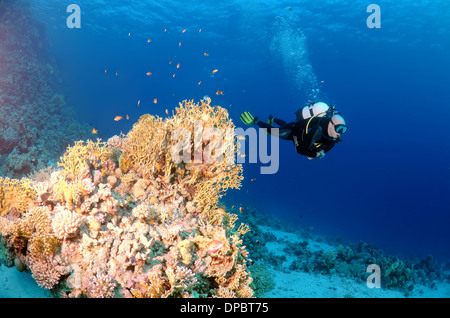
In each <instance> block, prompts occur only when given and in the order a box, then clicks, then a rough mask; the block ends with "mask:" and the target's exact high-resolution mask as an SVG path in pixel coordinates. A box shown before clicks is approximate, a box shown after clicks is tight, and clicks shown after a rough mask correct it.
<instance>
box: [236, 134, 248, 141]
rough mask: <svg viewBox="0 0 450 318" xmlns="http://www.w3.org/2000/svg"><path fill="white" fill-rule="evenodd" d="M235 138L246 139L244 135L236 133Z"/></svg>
mask: <svg viewBox="0 0 450 318" xmlns="http://www.w3.org/2000/svg"><path fill="white" fill-rule="evenodd" d="M236 138H237V139H239V140H246V139H247V138H246V137H245V136H242V135H236Z"/></svg>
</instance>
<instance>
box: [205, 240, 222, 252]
mask: <svg viewBox="0 0 450 318" xmlns="http://www.w3.org/2000/svg"><path fill="white" fill-rule="evenodd" d="M222 246H223V243H222V242H221V241H216V240H212V241H211V242H209V243H208V244H207V245H206V250H207V251H208V253H216V252H217V251H218V250H220V249H221V248H222Z"/></svg>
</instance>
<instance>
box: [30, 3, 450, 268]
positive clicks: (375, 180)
mask: <svg viewBox="0 0 450 318" xmlns="http://www.w3.org/2000/svg"><path fill="white" fill-rule="evenodd" d="M71 3H76V4H79V6H80V8H81V10H82V11H81V19H82V20H81V26H82V27H81V29H69V28H67V26H66V18H67V16H68V15H69V13H66V8H67V6H68V5H69V4H71ZM376 3H377V4H378V5H379V6H380V8H381V28H380V29H369V28H368V27H367V25H366V19H367V17H368V16H369V14H370V13H367V12H366V8H367V6H368V5H369V4H370V2H369V1H351V2H348V1H342V0H333V1H332V0H328V1H312V0H309V1H280V0H271V1H269V0H266V1H262V0H260V1H249V0H245V1H153V0H152V1H117V0H114V1H100V0H90V1H74V0H72V1H61V0H47V1H33V3H31V6H32V9H33V11H34V12H35V14H36V15H37V16H38V18H39V19H40V20H41V21H42V22H44V23H45V25H46V33H47V35H48V37H49V40H50V42H51V49H50V54H51V55H52V56H53V57H54V58H55V60H56V62H57V64H58V67H59V70H60V72H61V76H62V80H63V88H64V90H65V94H66V98H67V100H68V103H69V104H70V105H73V106H75V108H76V111H77V115H78V116H79V120H80V121H83V122H87V123H90V124H91V125H93V126H94V127H96V129H98V131H99V135H100V136H101V137H102V138H104V139H107V138H109V137H111V136H112V135H114V134H119V133H120V132H121V131H122V132H124V133H126V132H128V130H129V129H130V128H131V127H132V123H134V122H135V121H136V120H137V119H138V118H139V116H140V115H142V114H144V113H151V114H156V115H159V116H163V117H164V116H166V114H165V110H166V109H168V110H169V111H171V110H172V109H174V108H175V107H176V106H178V102H180V101H182V100H184V99H192V98H194V99H195V100H199V99H201V98H202V97H203V96H204V95H209V96H210V97H211V98H212V100H213V104H217V105H221V106H223V107H226V108H227V109H228V110H229V113H230V115H231V117H232V118H233V120H234V122H235V124H236V125H237V126H238V127H242V126H243V125H242V123H241V122H240V120H239V115H240V113H241V112H242V111H244V110H245V111H249V112H251V113H252V114H254V115H257V116H259V117H260V118H261V119H263V120H266V119H267V116H268V115H269V114H272V115H275V116H276V117H279V118H282V119H284V120H286V121H294V120H295V116H294V112H295V111H296V110H297V109H298V108H299V107H303V106H305V105H306V104H307V102H308V100H310V99H312V98H317V99H320V100H322V101H324V102H327V103H329V104H333V105H335V106H336V107H337V108H338V110H340V111H341V113H342V115H343V116H344V118H345V119H346V121H347V124H348V126H349V131H348V133H347V134H346V135H345V136H344V138H343V139H344V141H343V142H342V143H340V144H338V145H336V146H335V148H334V149H332V150H331V151H330V152H329V153H328V154H327V155H326V157H325V158H324V159H322V160H311V161H309V160H307V158H306V157H303V156H300V155H299V154H297V153H296V152H295V149H294V146H293V144H292V142H291V141H284V140H281V141H280V155H279V156H280V158H279V160H280V162H279V170H278V172H277V173H275V174H270V175H261V174H260V166H261V165H262V164H261V163H256V164H255V163H245V164H244V176H245V180H244V181H243V187H242V189H241V190H239V191H236V190H232V191H229V192H228V194H227V198H229V199H230V200H233V201H234V202H236V205H238V204H246V205H249V206H253V207H256V208H257V209H259V210H260V211H262V212H266V213H270V214H273V215H276V216H279V218H280V219H283V220H288V221H290V222H293V223H298V226H299V227H304V226H313V227H314V229H315V231H316V232H318V233H322V234H325V235H332V236H339V237H343V238H346V239H351V240H356V241H359V240H364V241H367V242H371V243H374V244H377V245H379V246H381V247H383V248H386V249H388V250H392V251H395V252H397V253H400V254H404V255H412V256H419V257H422V256H425V255H429V254H431V255H433V256H434V257H435V258H437V259H441V260H448V259H449V258H450V250H449V248H448V246H449V243H450V231H449V230H448V226H449V224H450V215H449V212H450V209H449V206H450V195H449V190H450V181H449V180H450V160H449V159H450V150H449V146H450V142H449V141H448V128H449V127H450V124H449V118H450V108H449V105H450V98H449V96H448V93H447V92H448V88H447V87H448V85H449V84H450V78H449V74H450V60H449V59H448V51H449V49H450V41H449V39H450V22H449V21H450V5H449V3H448V1H447V0H433V1H414V3H411V2H410V1H377V2H376ZM164 29H167V32H164ZM183 29H186V32H185V33H182V30H183ZM199 29H201V32H199ZM148 39H151V42H150V43H148V42H147V40H148ZM180 41H181V42H182V44H181V46H179V42H180ZM205 52H206V53H208V54H209V56H205V55H204V53H205ZM169 61H172V64H169ZM178 63H180V68H179V69H177V68H176V65H177V64H178ZM105 69H106V70H107V72H106V73H105ZM213 69H218V70H219V71H218V72H217V73H216V74H215V75H214V77H210V75H211V71H212V70H213ZM148 71H151V72H152V75H151V76H147V75H146V73H147V72H148ZM116 72H117V76H116V75H115V73H116ZM173 74H176V76H175V77H173ZM199 81H201V85H198V82H199ZM322 81H323V83H322ZM217 90H221V91H223V92H224V95H220V96H217V95H216V94H215V93H216V91H217ZM313 90H314V91H313ZM154 98H157V100H158V103H157V104H154V103H153V99H154ZM138 100H140V106H139V107H138V106H137V102H138ZM126 114H128V115H129V117H130V120H129V121H127V120H122V121H119V122H115V121H113V118H114V117H115V116H116V115H122V116H123V117H124V118H125V115H126ZM243 128H246V127H243ZM251 179H255V180H254V181H251Z"/></svg>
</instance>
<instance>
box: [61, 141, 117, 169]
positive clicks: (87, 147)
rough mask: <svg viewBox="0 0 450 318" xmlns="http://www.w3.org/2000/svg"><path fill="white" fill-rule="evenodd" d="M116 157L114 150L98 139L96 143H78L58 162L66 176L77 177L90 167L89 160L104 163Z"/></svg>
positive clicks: (68, 148)
mask: <svg viewBox="0 0 450 318" xmlns="http://www.w3.org/2000/svg"><path fill="white" fill-rule="evenodd" d="M114 155H115V152H114V150H113V149H112V148H110V147H108V146H107V145H106V143H104V142H102V141H101V140H100V139H97V141H96V142H94V141H92V140H88V141H87V142H86V144H85V143H84V141H82V140H80V141H76V142H75V144H74V145H73V146H69V147H67V150H66V152H65V154H64V155H63V156H62V157H61V159H60V162H58V167H63V169H64V172H65V174H71V175H72V176H73V177H77V176H78V175H79V174H80V173H81V172H82V171H83V169H85V168H86V167H89V164H88V160H89V159H91V160H92V159H97V160H100V161H104V160H107V159H109V158H112V157H114Z"/></svg>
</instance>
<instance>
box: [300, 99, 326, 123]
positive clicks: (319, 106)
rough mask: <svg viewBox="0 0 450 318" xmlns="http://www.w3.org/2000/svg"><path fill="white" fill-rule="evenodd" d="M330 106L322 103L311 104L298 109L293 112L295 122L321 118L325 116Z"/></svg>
mask: <svg viewBox="0 0 450 318" xmlns="http://www.w3.org/2000/svg"><path fill="white" fill-rule="evenodd" d="M329 109H330V106H328V105H327V104H325V103H323V102H317V103H311V104H309V105H308V106H305V107H303V108H300V109H299V110H297V111H296V112H295V115H296V116H297V121H300V120H304V119H309V118H311V117H323V116H325V115H326V113H327V112H328V110H329Z"/></svg>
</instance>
